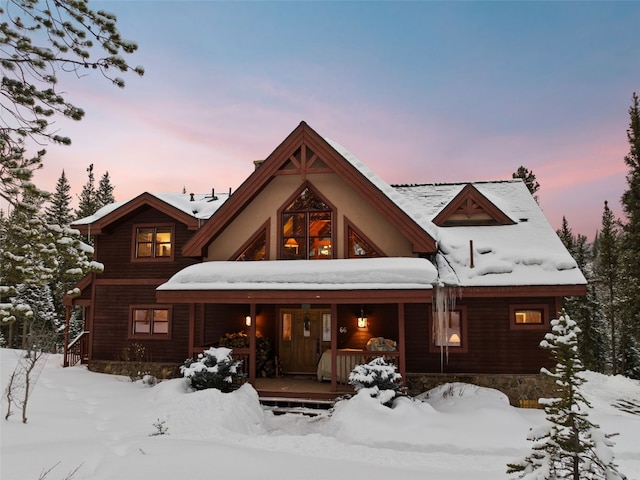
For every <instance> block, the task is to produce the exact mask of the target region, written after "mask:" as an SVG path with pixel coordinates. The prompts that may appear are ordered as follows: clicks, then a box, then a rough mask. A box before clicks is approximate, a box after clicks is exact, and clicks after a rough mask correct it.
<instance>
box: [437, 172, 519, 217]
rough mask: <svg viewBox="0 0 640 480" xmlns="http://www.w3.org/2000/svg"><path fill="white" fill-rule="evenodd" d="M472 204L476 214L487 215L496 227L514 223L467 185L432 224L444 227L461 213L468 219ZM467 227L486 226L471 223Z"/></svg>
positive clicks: (475, 189) (469, 184)
mask: <svg viewBox="0 0 640 480" xmlns="http://www.w3.org/2000/svg"><path fill="white" fill-rule="evenodd" d="M470 203H473V204H475V205H476V206H477V207H478V210H477V213H484V214H486V215H488V216H489V217H490V218H491V220H492V221H493V222H495V223H496V224H498V225H514V224H515V223H516V222H514V221H513V220H512V219H511V218H510V217H509V216H508V215H507V214H505V213H504V212H503V211H502V210H500V209H499V208H498V207H496V206H495V205H494V204H493V202H491V201H490V200H489V199H488V198H487V197H485V196H484V195H483V194H482V193H480V191H479V190H478V189H477V188H476V187H475V186H473V184H471V183H468V184H466V185H465V186H464V188H463V189H462V190H460V192H458V194H457V195H456V196H455V197H454V198H453V200H451V201H450V202H449V203H448V204H447V206H445V207H444V208H443V209H442V210H441V211H440V213H438V214H437V215H436V216H435V217H434V219H433V223H435V224H436V225H438V226H439V227H446V226H449V225H447V223H448V222H450V221H451V217H452V216H453V215H454V214H456V213H462V214H463V215H467V216H468V217H469V218H470V215H471V214H472V213H471V212H470V211H469V204H470ZM462 225H464V224H456V226H462ZM468 225H486V223H482V222H480V223H473V222H472V221H471V222H470V223H469V224H468Z"/></svg>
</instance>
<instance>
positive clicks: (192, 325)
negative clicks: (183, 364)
mask: <svg viewBox="0 0 640 480" xmlns="http://www.w3.org/2000/svg"><path fill="white" fill-rule="evenodd" d="M195 349H196V304H195V303H190V304H189V353H188V355H189V358H193V357H194V352H195Z"/></svg>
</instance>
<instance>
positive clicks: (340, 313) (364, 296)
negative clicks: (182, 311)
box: [156, 258, 436, 398]
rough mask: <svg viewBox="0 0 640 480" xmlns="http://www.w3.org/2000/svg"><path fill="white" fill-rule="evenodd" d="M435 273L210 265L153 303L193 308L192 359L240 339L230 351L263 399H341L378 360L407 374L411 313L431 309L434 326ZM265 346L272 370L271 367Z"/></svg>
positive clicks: (386, 265)
mask: <svg viewBox="0 0 640 480" xmlns="http://www.w3.org/2000/svg"><path fill="white" fill-rule="evenodd" d="M434 272H435V269H434V267H433V265H432V264H431V263H430V262H429V261H427V260H425V259H419V258H378V259H357V260H331V261H270V262H245V263H243V262H206V263H203V264H198V265H194V266H192V267H188V268H187V269H185V270H183V271H182V272H179V273H178V274H176V275H175V276H174V277H173V278H172V279H171V280H170V281H169V282H167V283H165V284H163V285H161V286H160V287H159V288H158V290H157V292H156V296H157V301H158V303H162V304H188V305H189V319H188V324H189V333H188V350H189V351H188V353H189V355H190V356H191V357H192V358H193V357H195V356H196V355H197V354H198V353H201V352H202V351H203V350H205V349H207V348H209V347H212V346H220V345H222V343H220V342H221V341H225V339H227V338H230V339H231V341H232V342H235V341H236V340H238V339H239V340H240V341H239V342H238V343H236V344H235V346H234V345H232V344H226V345H223V346H228V347H231V348H232V350H233V355H234V357H236V358H239V359H242V360H243V364H244V365H245V373H246V378H247V380H248V381H249V382H250V383H251V384H252V385H254V387H256V389H257V390H258V391H259V392H260V394H261V396H280V397H282V396H294V397H295V396H297V395H302V394H305V395H306V396H309V394H314V395H313V396H314V397H315V398H321V397H322V396H323V395H326V398H334V397H335V396H336V395H337V394H338V395H339V394H340V393H341V392H345V393H346V392H350V391H352V389H351V387H350V386H348V385H347V383H348V374H349V373H350V371H351V370H352V368H353V367H354V366H355V365H357V364H361V363H365V362H368V361H370V360H371V359H372V358H374V357H376V356H385V358H387V359H388V360H390V361H391V362H393V363H395V364H396V365H397V367H398V371H399V373H400V374H401V375H402V376H403V378H404V377H405V376H406V367H407V361H406V344H407V343H406V336H407V332H406V325H405V306H406V305H407V304H422V305H424V310H425V311H424V321H425V322H426V321H427V315H428V311H427V305H430V304H431V297H432V291H433V289H432V282H434V281H435V277H436V275H435V273H434ZM265 342H266V343H268V344H270V345H269V347H270V348H271V352H272V359H271V360H272V362H273V368H271V367H270V368H265V365H264V361H265V358H264V355H265V352H264V350H265V347H264V344H265ZM237 345H240V346H237ZM278 380H279V381H278ZM283 380H288V381H287V382H286V384H284V383H283ZM303 380H304V381H303ZM302 390H304V391H302Z"/></svg>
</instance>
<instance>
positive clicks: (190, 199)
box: [189, 193, 195, 202]
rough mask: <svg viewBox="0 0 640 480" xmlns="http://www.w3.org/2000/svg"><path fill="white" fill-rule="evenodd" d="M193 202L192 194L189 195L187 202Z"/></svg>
mask: <svg viewBox="0 0 640 480" xmlns="http://www.w3.org/2000/svg"><path fill="white" fill-rule="evenodd" d="M194 200H195V198H194V194H193V193H190V194H189V201H190V202H193V201H194Z"/></svg>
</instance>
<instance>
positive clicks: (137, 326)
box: [133, 322, 151, 333]
mask: <svg viewBox="0 0 640 480" xmlns="http://www.w3.org/2000/svg"><path fill="white" fill-rule="evenodd" d="M150 332H151V323H149V322H135V323H134V326H133V333H150Z"/></svg>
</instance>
